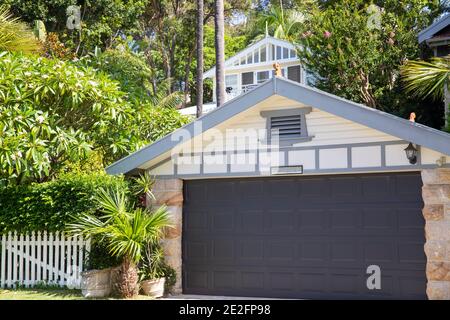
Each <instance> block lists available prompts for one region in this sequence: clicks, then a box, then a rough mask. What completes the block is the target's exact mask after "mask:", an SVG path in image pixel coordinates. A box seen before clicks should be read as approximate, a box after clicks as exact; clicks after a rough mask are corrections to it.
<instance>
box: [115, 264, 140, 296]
mask: <svg viewBox="0 0 450 320" xmlns="http://www.w3.org/2000/svg"><path fill="white" fill-rule="evenodd" d="M112 281H113V291H114V293H115V294H117V295H119V296H121V297H122V298H131V297H133V296H135V295H137V294H138V290H139V288H138V273H137V267H136V265H135V264H134V263H133V262H132V261H131V260H130V259H128V258H125V259H124V261H123V262H122V264H121V265H120V266H119V267H118V268H117V269H116V270H115V271H114V274H113V277H112Z"/></svg>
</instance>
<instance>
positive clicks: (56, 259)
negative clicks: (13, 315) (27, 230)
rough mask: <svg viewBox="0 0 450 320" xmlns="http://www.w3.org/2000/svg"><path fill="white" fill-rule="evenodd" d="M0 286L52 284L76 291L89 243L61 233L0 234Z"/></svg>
mask: <svg viewBox="0 0 450 320" xmlns="http://www.w3.org/2000/svg"><path fill="white" fill-rule="evenodd" d="M0 240H1V241H0V245H1V248H0V261H1V262H0V286H1V288H5V287H7V288H15V287H17V286H24V287H27V288H28V287H33V286H34V285H36V284H41V283H45V284H52V285H58V286H61V287H62V286H68V287H69V288H79V287H80V280H81V276H80V274H81V272H82V271H83V261H84V254H85V251H89V250H90V241H89V240H85V239H83V238H82V237H68V236H66V235H64V233H59V232H56V233H47V232H45V231H44V232H37V233H35V232H32V233H31V234H25V235H24V234H20V235H19V234H17V233H14V234H12V233H9V234H7V235H0Z"/></svg>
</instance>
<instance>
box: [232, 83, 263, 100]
mask: <svg viewBox="0 0 450 320" xmlns="http://www.w3.org/2000/svg"><path fill="white" fill-rule="evenodd" d="M258 85H259V84H247V85H244V86H242V87H241V88H240V89H236V88H232V87H227V88H226V99H227V101H228V100H231V99H233V98H235V97H237V96H240V95H241V94H243V93H246V92H248V91H250V90H252V89H254V88H256V87H257V86H258Z"/></svg>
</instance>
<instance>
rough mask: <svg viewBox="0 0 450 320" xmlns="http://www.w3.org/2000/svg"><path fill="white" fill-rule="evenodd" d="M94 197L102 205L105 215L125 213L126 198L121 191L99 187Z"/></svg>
mask: <svg viewBox="0 0 450 320" xmlns="http://www.w3.org/2000/svg"><path fill="white" fill-rule="evenodd" d="M94 199H95V200H96V201H97V203H98V204H99V205H100V206H101V207H102V210H103V212H104V213H106V216H105V217H112V216H115V215H122V214H126V212H127V205H128V200H127V197H126V195H125V193H124V192H123V191H119V190H109V189H104V188H100V189H99V190H98V192H97V194H96V195H95V196H94Z"/></svg>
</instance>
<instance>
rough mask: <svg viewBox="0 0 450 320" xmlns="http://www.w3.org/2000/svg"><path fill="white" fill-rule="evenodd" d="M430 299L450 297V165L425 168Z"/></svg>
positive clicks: (424, 210) (426, 247)
mask: <svg viewBox="0 0 450 320" xmlns="http://www.w3.org/2000/svg"><path fill="white" fill-rule="evenodd" d="M422 181H423V188H422V196H423V201H424V203H425V206H424V208H423V215H424V217H425V221H426V224H425V237H426V243H425V254H426V256H427V267H426V272H427V280H428V283H427V295H428V298H429V299H433V300H437V299H439V300H442V299H446V300H449V299H450V169H449V168H438V169H429V170H423V171H422Z"/></svg>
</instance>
